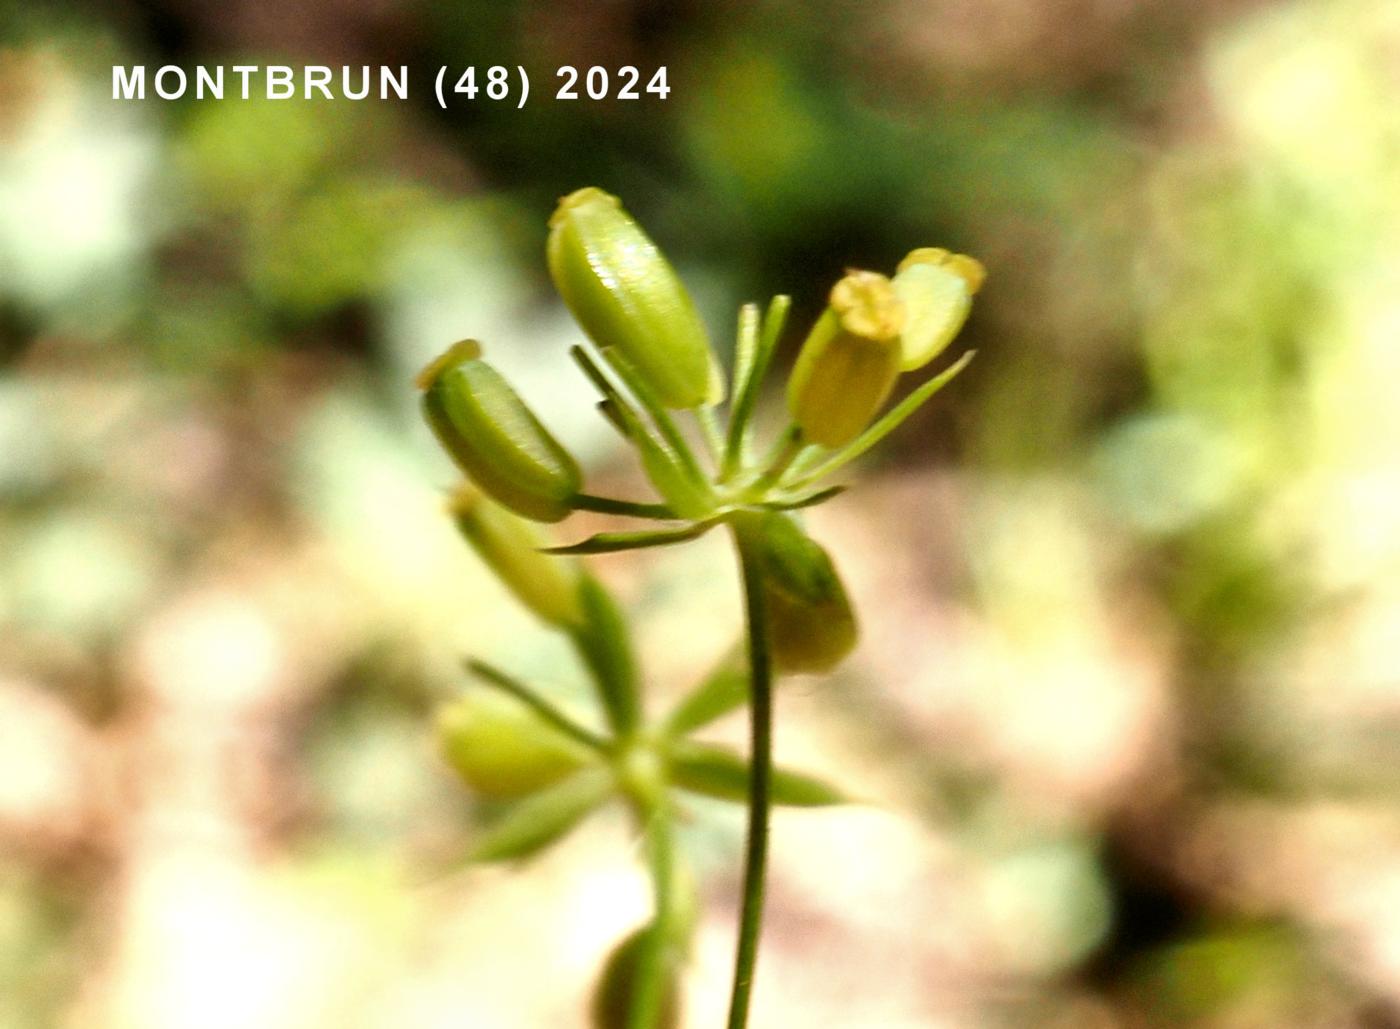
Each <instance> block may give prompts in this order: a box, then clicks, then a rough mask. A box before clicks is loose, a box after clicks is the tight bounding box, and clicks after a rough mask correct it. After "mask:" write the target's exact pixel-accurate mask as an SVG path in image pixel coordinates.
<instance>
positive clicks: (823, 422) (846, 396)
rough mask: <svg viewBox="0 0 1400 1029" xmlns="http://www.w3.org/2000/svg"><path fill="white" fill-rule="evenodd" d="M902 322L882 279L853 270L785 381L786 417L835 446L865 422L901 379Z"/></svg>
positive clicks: (839, 286)
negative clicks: (789, 376) (786, 389)
mask: <svg viewBox="0 0 1400 1029" xmlns="http://www.w3.org/2000/svg"><path fill="white" fill-rule="evenodd" d="M904 323H905V312H904V304H903V303H902V302H901V300H900V299H899V297H898V295H897V294H896V293H895V289H894V286H893V284H892V283H891V282H890V280H889V279H887V278H885V277H884V276H883V275H879V274H877V273H875V272H862V271H853V272H850V273H848V274H847V275H846V277H845V278H843V279H842V280H841V281H840V282H838V283H837V284H836V285H835V286H834V287H832V290H831V298H830V303H829V306H828V307H827V309H826V312H825V313H824V314H823V315H822V316H821V317H820V318H819V319H817V324H816V325H815V326H813V328H812V331H811V333H810V334H809V335H808V336H807V340H806V342H805V343H803V344H802V351H801V353H799V354H798V357H797V364H796V365H795V366H794V367H793V370H792V377H791V379H789V380H788V392H787V399H788V412H789V414H791V416H792V420H793V421H794V422H795V423H796V424H797V426H798V428H800V429H801V430H802V435H803V436H804V437H805V438H806V439H807V440H808V441H810V442H812V443H820V444H821V445H822V446H825V447H839V446H842V445H844V444H846V443H849V442H850V441H851V440H852V439H854V438H855V437H856V436H857V435H859V434H860V431H861V430H862V429H864V428H865V427H866V425H868V424H869V423H870V420H871V419H872V418H873V417H874V416H875V413H876V412H877V411H878V410H879V409H880V405H881V404H883V403H884V402H885V398H886V397H888V396H889V393H890V388H891V387H892V386H893V385H894V381H895V379H896V378H898V377H899V365H900V347H899V334H900V332H901V331H902V330H903V328H904Z"/></svg>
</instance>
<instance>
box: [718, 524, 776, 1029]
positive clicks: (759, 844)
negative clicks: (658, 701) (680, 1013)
mask: <svg viewBox="0 0 1400 1029" xmlns="http://www.w3.org/2000/svg"><path fill="white" fill-rule="evenodd" d="M734 542H735V546H736V547H737V548H738V551H739V567H740V570H741V572H742V574H743V579H744V613H745V617H746V619H747V621H748V648H749V679H750V687H749V688H750V701H749V710H750V715H751V721H750V727H751V740H752V742H751V745H750V751H751V753H750V755H749V760H750V763H751V766H752V771H751V772H750V775H749V825H748V840H747V842H746V844H745V848H744V883H743V902H742V906H741V907H740V910H739V944H738V948H737V950H736V952H735V956H734V986H733V990H732V992H731V994H730V1000H729V1022H728V1029H745V1027H746V1026H747V1025H748V1020H749V999H750V997H751V996H752V994H753V977H754V967H755V965H756V964H757V962H758V942H759V936H760V933H761V930H762V924H763V891H764V878H765V875H766V872H767V866H768V816H769V810H770V808H771V804H772V801H771V798H770V796H769V793H770V789H769V784H770V782H771V780H772V776H773V665H772V660H771V658H770V656H769V651H768V615H767V611H766V610H765V607H764V599H763V572H762V568H761V567H760V564H759V560H758V556H757V555H756V554H755V553H754V551H753V545H752V544H751V543H750V541H749V539H748V538H747V535H746V530H745V528H744V525H743V524H742V523H740V524H736V525H735V526H734Z"/></svg>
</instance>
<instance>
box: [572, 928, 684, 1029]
mask: <svg viewBox="0 0 1400 1029" xmlns="http://www.w3.org/2000/svg"><path fill="white" fill-rule="evenodd" d="M649 931H650V930H649V929H646V928H643V929H638V930H637V931H636V932H634V933H632V935H630V936H628V937H627V938H626V939H625V940H623V941H622V942H621V943H619V944H618V945H617V946H616V947H615V948H613V952H612V953H611V954H610V955H608V960H607V964H605V965H604V966H603V974H602V975H601V976H600V977H599V979H598V986H597V989H596V990H595V991H594V993H593V1010H592V1015H593V1029H628V1018H629V1016H630V1014H631V1011H632V998H633V995H634V994H635V992H636V989H637V972H638V968H639V966H640V964H641V960H642V955H643V953H644V950H643V948H644V947H645V946H646V943H647V933H648V932H649ZM661 959H662V961H663V963H664V966H665V967H664V971H663V975H664V977H665V983H664V985H663V987H662V994H661V1004H660V1007H659V1014H658V1016H657V1018H656V1021H655V1023H654V1026H653V1029H677V1027H678V1026H679V1025H680V1023H681V1011H680V982H679V976H678V974H677V970H676V962H675V958H674V957H673V956H671V949H670V948H666V952H664V953H663V954H662V955H661Z"/></svg>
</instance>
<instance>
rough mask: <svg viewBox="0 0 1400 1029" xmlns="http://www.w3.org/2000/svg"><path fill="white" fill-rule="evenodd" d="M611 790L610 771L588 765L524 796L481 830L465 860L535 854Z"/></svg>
mask: <svg viewBox="0 0 1400 1029" xmlns="http://www.w3.org/2000/svg"><path fill="white" fill-rule="evenodd" d="M612 791H613V777H612V774H611V773H610V772H609V771H606V770H604V769H601V768H590V769H585V770H584V771H581V772H579V773H578V774H577V775H574V776H572V777H570V778H568V779H565V780H564V781H563V782H561V783H558V784H557V785H554V786H551V787H550V788H548V789H546V790H543V791H541V792H539V793H536V794H534V795H533V796H530V797H526V798H525V799H524V800H522V801H520V803H518V804H516V805H514V806H513V807H511V808H510V810H509V811H507V812H506V814H505V815H504V816H503V817H502V818H501V819H500V820H499V821H497V822H496V823H495V824H494V825H492V826H490V827H488V828H487V829H486V830H485V831H484V832H483V833H482V835H481V836H480V837H479V838H478V839H477V840H476V842H475V844H474V845H473V846H472V848H471V850H470V852H469V854H468V857H467V860H468V861H469V862H478V863H483V862H492V861H517V860H520V859H521V858H527V857H529V856H531V855H532V854H537V853H539V852H540V851H541V850H543V849H544V848H545V847H547V846H549V845H550V844H551V843H553V842H555V841H556V840H558V839H561V838H562V837H563V836H564V835H565V834H566V833H568V832H569V830H570V829H572V828H573V827H574V826H576V825H578V823H579V822H581V821H582V820H583V818H584V817H585V816H586V815H588V814H589V813H590V812H592V811H594V810H595V809H596V808H598V806H599V805H601V804H602V803H603V801H605V800H607V799H608V797H609V796H610V795H611V793H612Z"/></svg>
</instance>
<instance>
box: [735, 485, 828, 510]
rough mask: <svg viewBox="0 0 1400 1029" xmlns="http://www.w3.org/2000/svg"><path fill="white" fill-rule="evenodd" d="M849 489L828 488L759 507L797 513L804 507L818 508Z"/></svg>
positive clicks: (769, 502)
mask: <svg viewBox="0 0 1400 1029" xmlns="http://www.w3.org/2000/svg"><path fill="white" fill-rule="evenodd" d="M848 489H850V487H849V486H828V487H826V489H819V490H817V491H816V492H815V493H807V494H805V495H803V496H800V497H793V498H792V499H790V500H770V501H768V502H767V503H763V504H759V505H758V506H759V507H761V508H764V509H765V510H768V511H797V510H800V509H801V508H804V507H816V506H817V505H818V504H824V503H826V502H827V501H828V500H830V499H831V498H832V497H837V496H840V495H841V494H842V493H845V492H846V490H848Z"/></svg>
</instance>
